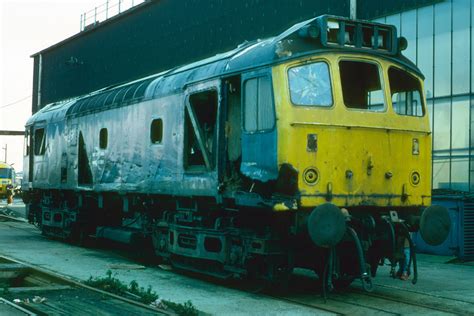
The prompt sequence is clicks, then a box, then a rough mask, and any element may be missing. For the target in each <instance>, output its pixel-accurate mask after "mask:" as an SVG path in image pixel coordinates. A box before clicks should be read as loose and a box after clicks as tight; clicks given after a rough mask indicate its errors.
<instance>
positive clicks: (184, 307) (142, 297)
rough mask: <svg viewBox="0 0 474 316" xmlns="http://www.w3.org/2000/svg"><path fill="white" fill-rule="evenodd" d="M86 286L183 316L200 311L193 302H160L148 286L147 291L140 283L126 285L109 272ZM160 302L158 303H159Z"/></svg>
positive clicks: (88, 282) (90, 280)
mask: <svg viewBox="0 0 474 316" xmlns="http://www.w3.org/2000/svg"><path fill="white" fill-rule="evenodd" d="M84 284H86V285H88V286H91V287H95V288H97V289H101V290H104V291H107V292H110V293H113V294H116V295H119V296H123V297H127V298H131V299H135V300H138V301H139V302H141V303H144V304H147V305H154V306H159V307H161V308H169V309H171V310H173V311H174V312H175V313H176V314H178V315H181V316H196V315H198V310H197V309H196V307H194V305H193V303H191V301H187V302H185V303H184V304H180V303H174V302H171V301H167V300H159V296H158V294H156V292H155V291H153V289H152V288H151V286H148V287H147V288H146V289H145V288H144V287H141V286H139V285H138V282H137V281H135V280H133V281H132V282H130V284H128V285H127V284H125V283H124V282H122V281H120V280H119V279H117V278H116V277H115V275H113V274H112V271H110V270H108V271H107V272H106V276H105V277H95V278H93V277H92V276H91V277H89V279H88V280H86V281H84ZM157 302H158V303H157Z"/></svg>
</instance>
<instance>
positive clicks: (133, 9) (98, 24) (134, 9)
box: [30, 0, 160, 58]
mask: <svg viewBox="0 0 474 316" xmlns="http://www.w3.org/2000/svg"><path fill="white" fill-rule="evenodd" d="M158 1H160V0H145V2H142V3H140V4H137V5H136V6H134V7H131V8H129V9H127V10H125V11H123V12H121V13H119V14H117V15H114V16H112V17H110V18H108V19H106V20H104V21H102V22H100V21H99V22H96V25H95V26H92V27H91V28H89V29H87V28H86V29H84V30H83V31H80V32H79V33H76V34H74V35H72V36H70V37H68V38H66V39H64V40H62V41H60V42H58V43H56V44H53V45H51V46H49V47H47V48H45V49H42V50H40V51H39V52H36V53H34V54H33V55H30V58H34V57H36V56H38V55H41V54H44V53H46V52H49V51H51V50H53V49H55V48H58V47H60V46H63V45H65V44H67V43H69V42H71V41H73V40H76V39H77V38H80V37H83V36H86V35H89V34H90V33H92V32H96V31H98V30H99V29H101V28H102V27H103V26H105V25H108V24H111V23H116V22H117V21H119V20H121V19H124V18H125V17H127V16H129V15H130V14H134V13H136V12H137V11H140V10H142V9H144V8H146V7H148V6H149V5H151V4H152V3H154V2H158ZM91 25H92V24H91Z"/></svg>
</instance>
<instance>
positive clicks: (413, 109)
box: [388, 67, 424, 116]
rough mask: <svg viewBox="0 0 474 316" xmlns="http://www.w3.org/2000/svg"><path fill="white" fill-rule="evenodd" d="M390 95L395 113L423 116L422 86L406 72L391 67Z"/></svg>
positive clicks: (389, 73) (389, 76)
mask: <svg viewBox="0 0 474 316" xmlns="http://www.w3.org/2000/svg"><path fill="white" fill-rule="evenodd" d="M388 79H389V81H390V94H391V98H392V106H393V110H394V111H395V113H397V114H400V115H408V116H423V115H424V108H423V102H422V98H421V95H422V94H421V84H420V81H419V80H418V79H416V78H415V77H413V76H412V75H410V74H408V73H407V72H405V71H402V70H400V69H397V68H394V67H391V68H390V69H389V70H388Z"/></svg>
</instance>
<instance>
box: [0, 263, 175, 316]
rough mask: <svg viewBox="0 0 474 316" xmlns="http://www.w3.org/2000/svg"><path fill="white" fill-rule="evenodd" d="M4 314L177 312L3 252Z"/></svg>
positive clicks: (0, 307)
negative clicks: (23, 260)
mask: <svg viewBox="0 0 474 316" xmlns="http://www.w3.org/2000/svg"><path fill="white" fill-rule="evenodd" d="M4 313H5V314H4ZM0 315H98V316H105V315H124V316H125V315H127V316H128V315H137V316H138V315H174V314H173V313H170V312H168V311H166V310H161V309H157V308H153V307H150V306H147V305H144V304H141V303H139V302H136V301H133V300H130V299H127V298H124V297H120V296H117V295H114V294H111V293H108V292H104V291H101V290H98V289H95V288H92V287H89V286H86V285H84V284H81V283H78V282H75V281H73V280H71V279H67V278H65V277H63V276H61V275H58V274H55V273H52V272H49V271H45V270H42V269H39V268H37V267H34V266H31V265H28V264H26V263H23V262H20V261H18V260H14V259H11V258H7V257H4V256H0Z"/></svg>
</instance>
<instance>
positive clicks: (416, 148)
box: [411, 138, 420, 155]
mask: <svg viewBox="0 0 474 316" xmlns="http://www.w3.org/2000/svg"><path fill="white" fill-rule="evenodd" d="M411 153H412V154H413V155H419V154H420V142H419V141H418V138H413V143H412V147H411Z"/></svg>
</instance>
